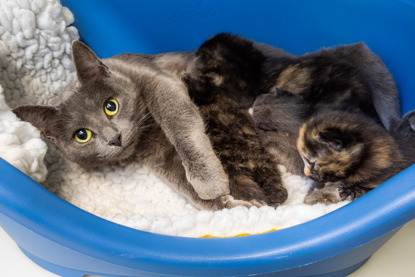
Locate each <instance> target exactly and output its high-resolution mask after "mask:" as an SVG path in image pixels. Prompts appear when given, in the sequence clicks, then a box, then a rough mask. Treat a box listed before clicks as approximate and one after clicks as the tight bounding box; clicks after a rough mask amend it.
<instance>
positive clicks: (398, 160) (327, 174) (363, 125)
mask: <svg viewBox="0 0 415 277" xmlns="http://www.w3.org/2000/svg"><path fill="white" fill-rule="evenodd" d="M297 146H298V151H299V152H300V155H301V157H302V159H303V161H304V164H305V167H304V174H305V175H306V176H307V177H310V178H311V179H313V180H314V181H315V182H316V183H317V184H319V185H320V186H321V187H323V189H322V190H319V189H316V190H315V191H313V192H312V193H311V194H310V195H308V196H307V198H306V200H305V201H306V203H309V204H312V203H316V202H337V201H340V200H341V199H343V200H345V199H347V200H354V199H356V198H358V197H360V196H362V195H363V194H365V193H366V192H368V191H369V190H371V189H373V188H376V187H377V186H379V185H380V184H382V183H383V182H384V181H386V180H388V179H389V178H391V177H393V176H394V175H396V174H397V173H398V172H400V171H402V170H403V169H405V168H406V167H407V166H408V161H407V160H406V159H405V157H404V156H403V154H402V153H401V150H400V149H399V146H398V144H397V143H396V141H395V140H394V138H393V137H392V136H391V135H390V134H389V133H388V132H387V131H386V130H385V129H384V128H383V127H382V126H380V125H379V124H378V123H376V122H374V121H373V120H371V119H369V118H367V117H362V116H361V115H360V114H354V113H347V112H329V113H320V114H318V115H316V116H314V117H312V118H311V119H310V120H308V121H307V122H306V123H305V124H304V125H303V126H302V127H301V129H300V135H299V138H298V143H297ZM333 189H338V192H339V194H337V197H330V198H327V195H326V194H327V192H332V191H333ZM333 195H334V196H335V195H336V193H334V194H333ZM333 195H332V196H333ZM322 197H323V199H322Z"/></svg>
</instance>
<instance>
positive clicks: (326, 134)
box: [319, 128, 347, 151]
mask: <svg viewBox="0 0 415 277" xmlns="http://www.w3.org/2000/svg"><path fill="white" fill-rule="evenodd" d="M319 136H320V139H321V140H322V141H323V142H325V143H327V144H329V145H330V146H331V147H333V148H334V149H335V150H337V151H340V150H342V149H343V148H344V147H345V146H346V145H347V141H346V138H345V137H344V136H343V134H342V132H341V131H340V130H339V129H337V128H327V129H325V130H323V131H321V132H320V133H319Z"/></svg>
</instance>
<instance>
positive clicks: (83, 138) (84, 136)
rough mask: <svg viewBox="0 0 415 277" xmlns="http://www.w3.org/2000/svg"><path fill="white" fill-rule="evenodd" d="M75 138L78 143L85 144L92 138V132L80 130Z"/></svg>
mask: <svg viewBox="0 0 415 277" xmlns="http://www.w3.org/2000/svg"><path fill="white" fill-rule="evenodd" d="M74 137H75V140H76V141H77V142H79V143H85V142H88V141H89V140H90V139H91V138H92V132H91V131H90V130H88V129H79V130H77V131H76V132H75V135H74Z"/></svg>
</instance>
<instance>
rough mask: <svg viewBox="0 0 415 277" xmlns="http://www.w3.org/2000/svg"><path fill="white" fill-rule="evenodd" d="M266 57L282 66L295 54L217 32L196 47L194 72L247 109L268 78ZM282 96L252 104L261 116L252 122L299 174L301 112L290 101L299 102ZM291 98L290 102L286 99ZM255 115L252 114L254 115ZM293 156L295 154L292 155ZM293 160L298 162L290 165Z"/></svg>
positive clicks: (283, 161) (278, 157)
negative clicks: (275, 100) (298, 139)
mask: <svg viewBox="0 0 415 277" xmlns="http://www.w3.org/2000/svg"><path fill="white" fill-rule="evenodd" d="M269 57H272V59H273V60H274V59H278V60H279V61H280V62H279V63H278V65H279V66H281V70H282V68H284V67H285V66H287V65H288V64H290V62H291V61H292V60H293V58H294V56H293V55H291V54H289V53H286V52H284V51H282V50H281V49H278V48H275V47H271V46H269V45H265V44H259V43H255V42H253V41H251V40H248V39H246V38H243V37H241V36H238V35H231V34H225V33H222V34H218V35H215V36H213V37H212V38H210V39H208V40H207V41H206V42H205V43H204V44H203V45H202V46H201V47H200V48H199V49H198V51H197V53H196V63H195V64H196V68H195V69H194V71H193V76H194V77H195V78H199V77H200V76H204V78H206V80H207V81H208V83H209V84H210V85H211V89H210V91H213V90H216V91H218V93H219V94H221V95H224V96H226V97H228V98H229V99H232V100H235V101H236V103H237V104H238V106H239V107H240V108H241V109H247V108H249V107H250V106H252V104H253V103H254V101H255V99H257V97H258V95H259V98H261V97H262V95H261V94H262V93H264V92H266V90H265V89H264V87H266V85H265V84H264V82H265V81H267V82H266V84H268V80H267V78H266V77H267V76H266V75H265V73H264V69H265V68H266V67H265V65H266V61H267V59H268V58H269ZM204 89H205V88H204ZM267 89H269V88H267ZM208 95H209V94H208ZM285 96H286V99H284V101H280V100H278V101H279V102H278V103H274V101H273V99H272V97H270V98H268V99H264V98H263V100H265V101H263V105H259V104H258V105H254V115H255V114H256V113H258V112H260V113H261V115H263V117H262V116H260V117H262V120H259V121H257V120H255V123H256V126H257V127H259V128H257V132H259V135H260V136H261V139H262V141H263V145H264V146H266V148H267V151H268V152H270V153H272V155H273V156H274V157H275V159H276V162H277V163H278V164H283V165H285V166H286V167H287V169H288V170H289V171H291V172H294V173H298V174H302V170H303V162H302V160H301V157H300V156H299V154H298V150H297V147H296V142H297V138H298V129H299V128H300V126H301V124H302V121H300V120H299V119H298V117H299V116H300V114H301V113H298V114H297V113H294V112H293V111H292V108H293V105H297V104H299V105H301V103H300V102H299V101H297V99H298V97H292V96H291V95H289V94H288V93H287V94H285ZM268 100H269V101H268ZM257 101H258V100H257ZM291 101H292V102H293V103H292V105H290V103H289V102H291ZM255 103H257V102H255ZM273 105H279V108H278V113H279V116H278V117H277V118H275V119H274V117H272V112H274V110H275V107H274V106H273ZM284 107H286V109H284ZM295 107H296V106H295ZM295 107H294V108H295ZM280 111H281V112H280ZM301 116H302V115H301ZM257 117H258V116H257ZM257 117H255V116H254V119H256V118H257ZM273 120H278V122H280V123H281V125H279V126H278V128H276V126H275V122H274V121H273ZM276 130H278V131H276ZM293 156H296V158H294V159H293V158H292V157H293ZM293 160H294V161H297V162H298V164H295V166H292V163H291V161H293ZM286 161H289V162H286ZM297 169H298V170H297ZM297 171H298V172H297Z"/></svg>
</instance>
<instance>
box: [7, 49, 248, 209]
mask: <svg viewBox="0 0 415 277" xmlns="http://www.w3.org/2000/svg"><path fill="white" fill-rule="evenodd" d="M193 55H194V53H192V52H188V53H178V54H176V55H175V54H166V55H155V56H150V55H139V54H121V55H117V56H114V57H112V58H108V59H105V60H102V61H101V60H99V59H98V58H97V57H96V55H95V54H94V53H93V52H92V51H91V50H90V49H89V48H88V47H86V46H85V45H84V44H82V43H80V42H74V43H73V58H74V63H75V67H76V71H77V75H78V80H75V81H74V83H73V84H72V86H70V87H69V88H68V91H67V92H66V93H65V95H64V96H63V98H62V101H61V103H60V104H58V105H56V106H21V107H18V108H16V109H15V110H14V112H15V113H16V114H17V115H18V116H19V117H20V118H21V119H23V120H26V121H29V122H31V123H32V124H33V125H34V126H36V127H37V128H38V129H39V130H41V132H42V133H43V134H44V135H45V136H46V137H49V138H51V139H52V140H53V141H54V143H55V144H56V145H57V146H58V147H59V149H60V150H61V151H62V152H63V153H64V154H65V156H66V157H67V158H68V159H69V160H71V161H74V162H77V163H79V164H81V165H84V166H86V167H101V166H105V165H107V164H112V163H119V162H126V161H130V160H135V161H140V162H142V163H143V164H145V165H147V166H148V167H150V168H151V169H152V170H153V171H154V172H155V173H156V174H158V175H159V176H160V177H161V178H162V179H163V180H164V181H165V182H166V183H167V184H169V185H170V186H171V187H172V188H173V189H174V190H176V191H178V192H180V193H181V194H183V195H184V196H185V197H187V198H188V199H189V200H190V201H191V202H192V203H193V204H195V205H196V206H198V207H200V208H205V209H213V210H215V209H220V208H224V207H234V206H236V205H240V204H241V205H245V206H251V204H249V203H247V202H244V201H238V200H234V198H233V197H232V196H230V195H229V183H228V178H227V176H226V174H225V172H224V171H223V167H222V165H221V164H220V161H219V159H218V158H217V156H216V155H215V153H214V151H213V149H212V146H211V143H210V140H209V138H208V137H207V136H206V134H205V126H204V123H203V120H202V118H201V117H200V114H199V111H198V109H197V107H196V106H195V105H194V104H193V103H192V102H191V100H190V98H189V96H188V92H187V89H186V87H185V85H184V84H183V82H182V81H181V79H180V77H179V75H180V74H182V73H183V72H185V71H186V68H187V66H188V64H189V62H190V61H191V60H192V59H193Z"/></svg>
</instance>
